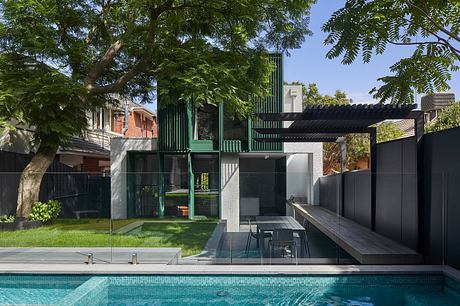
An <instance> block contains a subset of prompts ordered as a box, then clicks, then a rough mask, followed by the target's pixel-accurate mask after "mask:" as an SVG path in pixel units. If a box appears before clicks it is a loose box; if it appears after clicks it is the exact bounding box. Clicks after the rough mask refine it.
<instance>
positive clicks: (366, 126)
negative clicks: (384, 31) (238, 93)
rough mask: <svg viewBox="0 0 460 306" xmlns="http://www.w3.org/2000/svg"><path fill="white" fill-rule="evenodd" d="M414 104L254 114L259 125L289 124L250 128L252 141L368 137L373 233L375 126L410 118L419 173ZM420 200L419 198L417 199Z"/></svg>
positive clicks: (418, 115) (419, 125)
mask: <svg viewBox="0 0 460 306" xmlns="http://www.w3.org/2000/svg"><path fill="white" fill-rule="evenodd" d="M416 107H417V105H416V104H402V105H392V104H357V105H327V106H309V107H307V108H305V109H304V111H303V112H294V113H258V114H257V116H258V117H259V118H260V119H261V120H262V121H263V124H262V125H263V126H264V125H266V126H270V125H272V123H270V122H273V121H292V123H291V125H290V126H289V127H287V128H273V127H260V128H253V131H254V133H253V139H255V140H256V141H260V142H337V141H338V140H339V139H340V138H341V137H343V136H346V135H347V134H352V133H367V134H369V137H370V171H371V215H372V221H371V224H372V226H371V227H372V230H375V212H376V169H377V159H376V158H377V152H376V145H377V135H376V128H375V125H376V124H378V123H380V122H382V121H384V120H391V119H413V120H414V132H415V138H416V140H417V143H418V146H417V147H418V148H417V156H418V157H417V158H418V161H417V167H418V172H419V173H421V170H422V169H421V167H422V166H421V152H422V150H421V149H420V148H419V146H420V140H421V137H422V136H423V130H424V118H423V112H421V111H417V110H415V109H416ZM418 184H419V185H418V193H419V194H420V192H423V188H422V186H421V184H422V180H420V179H419V180H418ZM419 199H422V197H419Z"/></svg>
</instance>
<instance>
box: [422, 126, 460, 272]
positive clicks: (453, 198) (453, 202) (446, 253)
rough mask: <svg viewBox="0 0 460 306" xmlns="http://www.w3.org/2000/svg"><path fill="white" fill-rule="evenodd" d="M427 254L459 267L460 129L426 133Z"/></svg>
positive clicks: (429, 259)
mask: <svg viewBox="0 0 460 306" xmlns="http://www.w3.org/2000/svg"><path fill="white" fill-rule="evenodd" d="M423 141H424V143H423V147H424V161H425V163H424V187H425V188H424V202H423V207H424V210H423V211H424V213H423V220H424V222H423V225H424V227H423V233H424V237H425V238H424V255H425V258H426V261H427V262H428V263H430V264H447V265H450V266H453V267H455V268H457V269H460V221H459V220H460V128H455V129H449V130H445V131H442V132H437V133H431V134H427V135H425V136H424V140H423Z"/></svg>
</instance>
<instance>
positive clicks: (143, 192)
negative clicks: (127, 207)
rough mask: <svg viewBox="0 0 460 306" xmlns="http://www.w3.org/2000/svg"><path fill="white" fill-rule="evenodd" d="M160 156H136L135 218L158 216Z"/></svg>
mask: <svg viewBox="0 0 460 306" xmlns="http://www.w3.org/2000/svg"><path fill="white" fill-rule="evenodd" d="M157 169H158V156H157V155H154V154H135V156H134V170H135V173H134V186H135V204H134V205H135V207H134V216H135V217H157V216H158V213H159V211H158V172H157Z"/></svg>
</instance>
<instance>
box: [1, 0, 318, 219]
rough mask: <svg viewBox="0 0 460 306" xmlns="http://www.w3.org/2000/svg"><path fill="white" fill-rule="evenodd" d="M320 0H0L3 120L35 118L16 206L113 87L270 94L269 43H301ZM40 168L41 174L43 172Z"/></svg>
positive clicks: (144, 95) (248, 105)
mask: <svg viewBox="0 0 460 306" xmlns="http://www.w3.org/2000/svg"><path fill="white" fill-rule="evenodd" d="M313 2H314V0H290V1H277V0H251V1H248V0H225V1H224V0H214V1H206V0H188V1H183V0H119V1H115V0H1V1H0V14H1V16H2V18H1V20H0V122H2V121H4V122H5V121H8V120H10V119H16V120H18V121H19V122H20V123H25V124H29V125H33V126H34V128H35V130H36V132H35V140H36V142H37V143H38V144H39V148H38V151H37V154H36V155H35V157H36V158H35V157H34V158H33V159H32V161H31V162H30V163H29V165H28V166H27V167H26V169H25V170H24V172H23V174H22V176H21V181H20V187H19V193H20V195H19V197H18V210H17V214H18V216H21V217H27V216H28V213H29V212H30V209H31V206H32V204H33V202H34V201H36V200H38V191H39V187H40V182H41V178H42V176H41V175H43V172H44V171H46V169H47V168H48V166H49V164H50V163H51V162H52V160H53V158H54V154H55V152H56V149H57V147H58V145H60V144H62V143H64V142H65V141H66V140H68V139H69V138H70V136H71V135H73V134H75V133H78V132H79V131H80V130H81V129H84V128H85V127H86V124H87V122H86V120H87V119H86V112H87V111H89V110H92V109H94V108H95V107H98V106H100V105H101V104H102V103H110V102H111V99H110V97H111V96H112V95H113V94H121V95H123V96H129V97H132V98H133V99H135V100H136V101H141V102H146V101H150V100H152V99H153V98H154V95H155V92H156V89H157V88H156V85H157V84H161V87H160V88H161V90H160V92H159V95H160V96H161V102H162V104H163V105H164V104H167V103H180V101H190V100H193V101H194V102H195V103H196V104H198V105H201V104H206V103H207V104H217V103H226V104H227V105H228V109H232V110H233V111H234V112H235V113H236V114H237V115H240V116H244V115H247V114H249V113H250V111H251V110H252V108H253V102H252V101H254V99H253V98H257V97H265V96H267V95H268V94H269V80H270V73H271V71H272V68H273V67H272V64H270V62H269V61H268V58H267V52H269V51H278V52H288V50H289V49H293V48H298V47H300V45H301V44H302V42H303V41H304V38H305V36H306V35H309V34H310V31H309V29H308V22H309V9H310V6H311V4H312V3H313ZM40 174H41V175H40Z"/></svg>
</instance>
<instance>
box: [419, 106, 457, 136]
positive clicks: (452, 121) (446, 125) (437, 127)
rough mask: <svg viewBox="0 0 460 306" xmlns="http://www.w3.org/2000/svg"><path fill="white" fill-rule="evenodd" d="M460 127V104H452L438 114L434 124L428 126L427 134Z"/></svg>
mask: <svg viewBox="0 0 460 306" xmlns="http://www.w3.org/2000/svg"><path fill="white" fill-rule="evenodd" d="M458 126H460V102H457V103H452V104H451V105H449V106H447V107H446V108H444V109H442V110H440V111H439V112H438V116H437V117H436V119H435V120H434V122H432V123H429V124H427V125H426V127H425V130H426V132H428V133H430V132H437V131H442V130H446V129H451V128H454V127H458Z"/></svg>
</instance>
